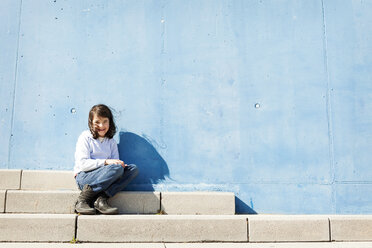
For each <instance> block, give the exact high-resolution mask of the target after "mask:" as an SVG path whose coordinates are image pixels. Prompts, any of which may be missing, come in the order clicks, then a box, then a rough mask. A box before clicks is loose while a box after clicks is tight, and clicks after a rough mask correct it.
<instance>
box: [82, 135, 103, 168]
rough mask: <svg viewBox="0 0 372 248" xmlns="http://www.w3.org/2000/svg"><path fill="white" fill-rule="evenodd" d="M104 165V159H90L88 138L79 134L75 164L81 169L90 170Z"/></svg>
mask: <svg viewBox="0 0 372 248" xmlns="http://www.w3.org/2000/svg"><path fill="white" fill-rule="evenodd" d="M104 165H105V159H91V158H90V149H89V142H88V139H87V138H86V137H84V136H80V137H79V139H78V141H77V143H76V151H75V166H77V167H78V168H79V169H80V170H81V171H91V170H94V169H97V168H99V167H101V166H104Z"/></svg>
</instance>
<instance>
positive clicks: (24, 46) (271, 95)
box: [0, 0, 372, 214]
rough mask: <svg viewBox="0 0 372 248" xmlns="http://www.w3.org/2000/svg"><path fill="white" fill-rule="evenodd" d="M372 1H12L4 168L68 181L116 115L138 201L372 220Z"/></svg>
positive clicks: (1, 94) (3, 63) (6, 30)
mask: <svg viewBox="0 0 372 248" xmlns="http://www.w3.org/2000/svg"><path fill="white" fill-rule="evenodd" d="M371 12H372V1H362V0H342V1H341V0H340V1H331V0H313V1H307V0H271V1H269V0H230V1H227V0H226V1H224V0H203V1H200V0H187V1H186V0H167V1H166V0H153V1H151V0H138V1H137V0H131V1H128V0H126V1H124V0H123V1H119V0H117V1H116V0H113V1H105V0H101V1H99V0H94V1H91V0H89V1H88V0H85V1H74V0H38V1H34V0H17V1H16V0H2V1H0V85H1V88H0V104H1V108H0V114H1V120H0V121H1V136H0V147H1V149H0V168H9V169H13V168H22V169H54V170H72V168H73V154H74V149H75V143H76V140H77V137H78V135H79V134H80V133H81V132H82V131H83V130H84V129H86V128H87V115H88V111H89V109H90V107H91V106H92V105H94V104H96V103H105V104H107V105H109V106H111V107H112V108H113V109H114V114H115V117H116V124H117V127H118V133H117V135H116V136H115V139H116V140H117V142H118V144H119V149H120V152H121V158H122V159H124V161H126V162H133V163H136V164H138V165H139V167H140V170H141V176H140V177H138V178H137V179H136V181H135V182H134V183H133V184H132V185H131V186H130V188H129V189H131V190H163V191H166V190H169V191H197V190H217V191H219V190H222V191H233V192H235V194H236V196H237V212H238V213H254V212H257V213H305V214H306V213H315V214H318V213H319V214H321V213H342V214H347V213H351V214H361V213H372V198H371V197H370V196H371V194H372V170H371V169H370V168H371V166H372V164H371V163H372V162H371V161H372V153H371V147H372V115H371V114H372V15H370V13H371Z"/></svg>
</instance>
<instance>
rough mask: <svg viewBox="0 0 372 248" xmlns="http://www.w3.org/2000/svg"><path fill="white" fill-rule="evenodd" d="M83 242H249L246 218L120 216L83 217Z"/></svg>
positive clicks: (79, 236) (80, 237) (79, 232)
mask: <svg viewBox="0 0 372 248" xmlns="http://www.w3.org/2000/svg"><path fill="white" fill-rule="evenodd" d="M77 239H78V240H79V241H82V242H203V241H224V242H228V241H230V242H247V241H248V231H247V219H246V217H244V216H216V215H213V216H206V215H148V216H146V215H138V216H135V215H117V216H79V217H78V225H77Z"/></svg>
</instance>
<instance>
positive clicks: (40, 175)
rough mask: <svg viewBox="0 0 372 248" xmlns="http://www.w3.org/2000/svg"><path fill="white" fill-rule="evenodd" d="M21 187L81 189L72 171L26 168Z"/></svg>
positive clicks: (29, 188)
mask: <svg viewBox="0 0 372 248" xmlns="http://www.w3.org/2000/svg"><path fill="white" fill-rule="evenodd" d="M21 189H25V190H79V189H78V187H77V185H76V182H75V178H74V173H73V172H72V171H47V170H24V171H23V172H22V182H21Z"/></svg>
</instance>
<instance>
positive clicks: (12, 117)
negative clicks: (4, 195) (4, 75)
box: [7, 0, 23, 169]
mask: <svg viewBox="0 0 372 248" xmlns="http://www.w3.org/2000/svg"><path fill="white" fill-rule="evenodd" d="M22 1H23V0H21V1H20V5H19V19H18V37H17V51H16V63H15V69H14V88H13V101H12V115H11V119H10V136H9V143H8V144H9V145H8V164H7V168H8V169H9V168H10V158H11V151H12V140H13V126H14V113H15V99H16V88H17V80H18V78H17V75H18V52H19V37H20V34H21V19H22Z"/></svg>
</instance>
